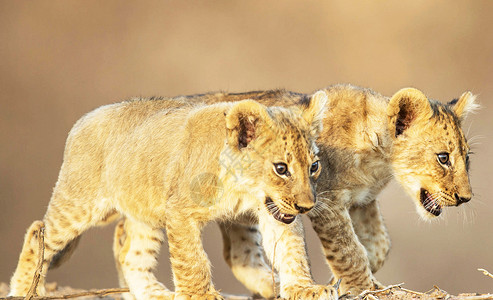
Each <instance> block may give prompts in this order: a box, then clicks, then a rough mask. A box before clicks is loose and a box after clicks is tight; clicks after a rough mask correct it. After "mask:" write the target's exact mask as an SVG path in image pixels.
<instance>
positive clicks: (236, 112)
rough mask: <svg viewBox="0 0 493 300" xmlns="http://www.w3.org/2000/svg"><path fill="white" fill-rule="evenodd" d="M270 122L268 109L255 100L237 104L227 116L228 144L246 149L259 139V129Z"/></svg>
mask: <svg viewBox="0 0 493 300" xmlns="http://www.w3.org/2000/svg"><path fill="white" fill-rule="evenodd" d="M269 120H270V117H269V114H268V113H267V110H266V108H265V107H264V106H263V105H261V104H260V103H258V102H256V101H254V100H243V101H240V102H237V103H235V104H234V105H233V107H232V108H231V109H230V110H229V112H228V113H227V114H226V129H227V131H228V144H229V145H230V146H234V145H236V146H237V147H238V149H242V148H246V147H247V146H248V145H249V144H250V142H251V141H253V140H255V139H256V138H257V137H258V133H259V131H258V129H259V127H260V126H264V125H265V124H266V123H268V122H269Z"/></svg>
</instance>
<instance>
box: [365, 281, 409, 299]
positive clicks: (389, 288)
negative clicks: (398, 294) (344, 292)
mask: <svg viewBox="0 0 493 300" xmlns="http://www.w3.org/2000/svg"><path fill="white" fill-rule="evenodd" d="M403 284H404V283H399V284H394V285H389V286H388V287H386V288H384V289H381V290H375V291H369V290H366V291H363V293H361V294H359V295H358V298H359V299H365V298H366V297H367V296H368V295H375V294H380V293H383V292H385V291H388V290H391V289H393V288H401V285H403Z"/></svg>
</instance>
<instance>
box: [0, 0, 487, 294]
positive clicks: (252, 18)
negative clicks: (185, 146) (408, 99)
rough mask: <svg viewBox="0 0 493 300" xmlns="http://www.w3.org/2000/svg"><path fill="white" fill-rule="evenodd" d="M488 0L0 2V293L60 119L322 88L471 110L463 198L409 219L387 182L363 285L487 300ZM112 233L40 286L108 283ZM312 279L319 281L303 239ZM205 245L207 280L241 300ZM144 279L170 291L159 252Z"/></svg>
mask: <svg viewBox="0 0 493 300" xmlns="http://www.w3.org/2000/svg"><path fill="white" fill-rule="evenodd" d="M492 13H493V2H491V1H480V0H477V1H453V2H451V1H432V2H430V1H425V0H418V1H417V0H410V1H393V2H390V1H347V0H339V1H330V2H329V1H291V0H289V1H231V0H218V1H133V2H126V1H109V0H106V1H77V2H76V1H0V141H1V146H0V281H8V280H9V278H10V275H11V273H12V272H13V270H14V268H15V265H16V261H17V256H18V252H19V251H20V248H21V245H22V240H23V235H24V232H25V230H26V228H27V227H28V226H29V224H30V223H31V222H32V221H34V220H36V219H41V218H42V216H43V214H44V212H45V209H46V206H47V204H48V201H49V198H50V194H51V191H52V187H53V186H54V184H55V181H56V179H57V175H58V170H59V167H60V165H61V162H62V154H63V148H64V142H65V138H66V135H67V133H68V131H69V130H70V128H71V126H72V125H73V123H74V122H75V121H76V120H77V119H78V118H79V117H80V116H81V115H82V114H84V113H86V112H88V111H89V110H91V109H93V108H96V107H98V106H100V105H103V104H107V103H111V102H116V101H120V100H123V99H126V98H129V97H132V96H153V95H165V96H174V95H179V94H192V93H202V92H207V91H217V90H225V91H231V92H241V91H248V90H253V89H271V88H286V89H290V90H295V91H299V92H312V91H314V90H316V89H318V88H323V87H325V86H328V85H331V84H335V83H352V84H356V85H360V86H364V87H370V88H372V89H374V90H376V91H378V92H380V93H383V94H384V95H391V94H392V93H394V92H395V91H397V90H398V89H400V88H402V87H406V86H414V87H417V88H420V89H421V90H423V91H424V92H425V93H426V94H427V95H428V96H429V97H431V98H434V99H439V100H442V101H449V100H451V99H453V98H455V97H458V96H460V94H461V93H462V92H464V91H466V90H471V91H472V92H473V93H475V94H478V95H479V97H478V99H479V101H480V102H481V104H482V106H483V109H482V110H481V111H480V112H479V113H478V114H477V115H474V116H473V117H472V118H470V119H469V120H467V122H466V123H465V125H464V127H465V130H466V132H467V135H468V136H469V138H472V137H477V136H479V137H480V138H478V139H476V138H475V141H476V142H479V143H477V144H475V145H474V146H473V148H474V152H475V154H474V156H473V157H472V158H471V160H472V171H471V180H472V184H473V187H474V192H475V198H474V199H473V201H471V202H470V203H468V204H466V205H464V206H461V207H459V208H451V209H447V210H446V211H445V216H444V217H442V218H440V220H438V221H434V222H429V223H427V222H423V221H421V220H420V219H419V218H418V216H417V214H416V213H415V211H414V205H413V204H412V203H411V201H410V199H409V198H408V197H407V196H406V195H404V192H403V190H402V189H401V188H400V187H399V186H398V185H397V184H396V183H395V182H393V183H392V184H391V185H390V186H389V188H387V189H386V190H385V192H384V193H383V194H382V195H381V206H382V210H383V214H384V217H385V219H386V223H387V225H388V228H389V231H390V235H391V237H392V241H393V248H392V251H391V253H390V256H389V258H388V261H387V262H386V264H385V266H384V267H383V269H382V270H381V271H379V272H378V273H377V274H376V275H377V278H379V280H380V281H382V282H383V283H386V284H396V283H400V282H404V283H405V287H407V288H410V289H415V290H420V291H427V290H429V289H431V288H432V287H433V285H434V284H435V285H438V286H439V287H441V288H442V289H445V290H447V291H448V292H451V293H458V292H493V281H492V280H491V279H490V278H488V277H486V276H484V275H482V274H481V273H480V272H478V271H477V270H476V269H477V268H486V269H489V270H490V271H493V237H492V229H493V217H492V216H493V203H491V200H490V197H491V196H490V195H491V194H492V193H493V184H492V180H491V178H492V175H491V169H492V168H493V163H492V161H493V160H492V159H491V157H490V155H493V150H492V149H493V148H492V147H493V141H492V129H493V121H492V113H493V110H492V108H491V105H492V103H493V102H492V100H491V99H492V97H493V85H492V84H491V82H492V79H493V19H492V17H491V16H492ZM112 231H113V226H108V227H106V228H103V229H95V230H90V231H89V232H87V233H86V234H85V236H84V237H83V238H82V241H81V244H80V246H79V249H78V251H76V252H75V254H74V256H73V257H72V259H71V260H70V261H69V262H68V263H66V264H65V265H63V266H62V267H61V268H60V269H58V270H55V271H52V272H50V273H49V275H48V281H58V282H59V283H60V284H62V285H71V286H73V287H78V288H79V287H80V288H103V287H116V286H117V279H116V272H115V268H114V266H113V260H112V252H111V243H112V241H111V240H112ZM307 234H308V239H309V241H308V243H309V245H308V247H309V252H310V255H311V259H312V265H313V273H314V276H315V278H316V279H317V281H319V282H326V281H327V280H328V279H329V278H330V274H329V271H328V268H327V267H326V265H325V262H324V261H323V259H322V255H321V253H320V249H319V247H320V245H319V242H318V240H317V238H316V237H315V235H314V233H313V231H312V230H311V228H308V229H307ZM219 237H220V234H219V230H218V229H217V227H216V226H214V225H211V226H209V227H208V228H207V230H206V233H205V237H204V239H205V244H206V250H207V252H208V254H209V256H210V258H211V260H212V262H213V266H214V269H213V273H214V280H215V282H216V284H217V286H218V287H219V288H221V289H222V290H223V291H225V292H229V293H245V289H244V288H243V287H242V286H241V285H240V284H239V283H238V282H236V281H235V279H234V278H233V276H232V273H231V272H230V271H229V269H228V268H227V266H226V264H225V263H224V262H223V260H222V257H221V256H222V254H221V251H222V250H221V242H220V240H219ZM159 278H160V279H161V280H162V281H163V282H165V283H166V284H168V285H169V286H171V283H170V282H171V274H170V272H169V262H168V258H167V250H166V247H163V252H162V255H161V258H160V265H159Z"/></svg>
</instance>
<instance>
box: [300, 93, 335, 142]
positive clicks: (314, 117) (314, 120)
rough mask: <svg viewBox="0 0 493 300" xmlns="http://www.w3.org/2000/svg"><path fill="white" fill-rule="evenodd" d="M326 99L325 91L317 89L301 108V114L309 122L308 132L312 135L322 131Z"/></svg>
mask: <svg viewBox="0 0 493 300" xmlns="http://www.w3.org/2000/svg"><path fill="white" fill-rule="evenodd" d="M328 101H329V100H328V96H327V93H326V92H325V91H318V92H316V93H315V94H313V95H312V96H311V98H310V101H309V102H308V104H307V106H306V107H304V108H303V109H302V113H301V116H302V117H303V119H304V120H305V121H306V122H307V123H308V124H310V134H311V135H312V136H318V135H319V134H320V132H321V131H322V124H323V120H324V116H325V111H326V110H327V103H328Z"/></svg>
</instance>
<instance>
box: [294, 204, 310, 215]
mask: <svg viewBox="0 0 493 300" xmlns="http://www.w3.org/2000/svg"><path fill="white" fill-rule="evenodd" d="M313 206H314V205H312V206H310V207H305V206H298V204H295V205H294V208H295V209H296V210H297V211H299V212H300V214H304V213H306V212H307V211H309V210H310V209H312V208H313Z"/></svg>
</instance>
